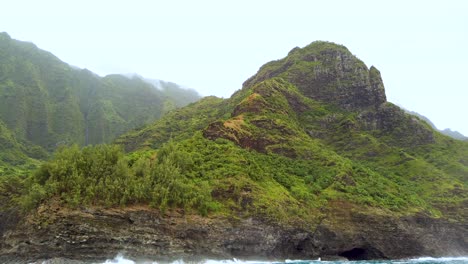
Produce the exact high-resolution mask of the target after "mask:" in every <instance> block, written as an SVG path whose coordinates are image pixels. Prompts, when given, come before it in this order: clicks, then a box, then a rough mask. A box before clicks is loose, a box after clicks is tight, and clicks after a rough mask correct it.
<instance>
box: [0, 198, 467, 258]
mask: <svg viewBox="0 0 468 264" xmlns="http://www.w3.org/2000/svg"><path fill="white" fill-rule="evenodd" d="M345 208H346V206H343V209H339V208H337V210H335V211H334V212H330V213H329V214H328V216H327V217H326V218H324V219H323V220H322V222H321V223H320V224H319V225H318V226H317V227H315V228H311V229H305V228H299V227H282V226H277V225H274V224H271V223H268V222H265V221H262V220H260V219H251V218H249V219H237V220H229V219H225V218H203V217H200V216H195V215H183V214H181V213H180V212H171V213H169V214H166V215H161V214H160V213H159V212H157V211H154V210H150V209H147V208H128V209H125V210H123V209H107V210H104V209H95V210H75V211H69V210H66V209H59V208H42V209H41V210H40V212H38V214H37V215H36V216H35V217H32V218H29V219H27V220H25V222H22V223H20V224H19V225H18V226H17V227H16V228H15V229H11V230H9V231H7V232H5V233H4V234H3V236H2V238H1V240H0V245H1V247H0V248H1V249H0V262H2V263H14V262H25V261H28V262H31V261H37V260H40V259H54V258H56V259H55V260H54V261H58V262H57V263H61V262H60V258H66V259H79V260H87V261H102V260H104V259H109V258H113V257H114V256H115V255H116V254H118V253H123V254H125V255H126V256H128V257H130V258H135V259H136V258H139V259H153V260H155V259H157V260H170V259H178V258H184V259H186V260H187V259H193V260H196V259H200V258H233V257H235V258H242V259H286V258H300V259H311V258H317V257H322V258H323V259H336V258H340V257H341V258H343V257H344V258H347V259H351V260H357V259H377V258H392V259H395V258H405V257H412V256H422V255H427V256H442V255H451V256H457V255H463V254H465V255H466V254H467V253H468V251H467V249H468V241H467V237H468V236H466V234H467V228H468V227H467V225H466V224H454V223H449V222H446V221H444V220H437V219H432V218H428V217H426V216H422V215H421V216H411V217H404V218H400V219H396V218H393V217H388V216H385V215H381V216H370V215H366V214H362V213H352V210H351V211H350V210H345ZM348 209H349V208H348ZM57 258H58V259H57Z"/></svg>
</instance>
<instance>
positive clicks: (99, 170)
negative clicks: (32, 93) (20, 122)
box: [17, 142, 216, 214]
mask: <svg viewBox="0 0 468 264" xmlns="http://www.w3.org/2000/svg"><path fill="white" fill-rule="evenodd" d="M192 170H193V161H192V160H191V157H190V156H189V155H188V154H187V153H185V152H183V151H179V150H177V149H176V148H175V145H174V143H172V142H170V143H168V144H166V145H165V146H164V147H162V148H161V149H160V150H159V151H158V153H157V155H156V154H154V153H152V152H144V153H138V154H134V155H132V156H130V157H125V156H124V154H123V152H122V151H121V148H120V147H118V146H114V145H97V146H94V147H85V148H83V149H80V148H79V147H78V146H76V145H74V146H72V147H68V148H65V147H64V148H61V149H59V150H58V151H57V152H56V154H55V156H54V158H53V159H52V160H51V161H49V162H46V163H44V164H43V165H42V166H41V167H40V168H39V169H38V170H37V171H36V172H35V173H34V174H33V175H32V176H31V177H29V178H28V179H27V180H26V183H25V185H26V189H27V191H26V192H25V194H24V195H22V196H20V197H19V198H17V201H18V202H19V203H20V204H21V205H22V206H23V208H25V209H29V208H34V207H35V206H37V205H38V204H39V203H40V202H42V201H43V200H44V199H47V198H51V197H59V198H60V199H61V201H62V202H63V203H64V204H67V205H68V206H72V207H77V206H83V205H102V206H123V205H131V204H142V203H143V204H150V205H151V206H154V207H158V208H160V209H162V210H165V209H166V208H168V207H185V208H187V209H190V208H194V209H198V210H199V211H200V212H201V213H203V214H206V213H207V212H208V211H209V210H212V209H213V208H215V207H216V203H213V202H212V200H211V196H210V188H209V185H207V183H206V182H205V181H203V180H202V179H197V178H188V177H187V175H189V174H192Z"/></svg>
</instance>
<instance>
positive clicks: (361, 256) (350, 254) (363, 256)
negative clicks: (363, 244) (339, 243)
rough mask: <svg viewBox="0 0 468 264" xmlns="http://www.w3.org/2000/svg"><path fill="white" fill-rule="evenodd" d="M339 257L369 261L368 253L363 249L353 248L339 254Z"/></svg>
mask: <svg viewBox="0 0 468 264" xmlns="http://www.w3.org/2000/svg"><path fill="white" fill-rule="evenodd" d="M340 256H342V257H345V258H347V259H348V260H367V259H369V253H368V252H367V250H366V249H365V248H353V249H351V250H348V251H345V252H343V253H341V254H340Z"/></svg>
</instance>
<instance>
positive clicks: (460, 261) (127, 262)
mask: <svg viewBox="0 0 468 264" xmlns="http://www.w3.org/2000/svg"><path fill="white" fill-rule="evenodd" d="M317 262H326V263H327V264H344V263H352V262H355V263H359V264H377V263H380V264H382V263H388V264H412V263H415V264H417V263H427V264H439V263H444V264H449V263H453V264H465V263H466V264H468V256H467V257H441V258H433V257H421V258H414V259H408V260H386V261H382V260H381V261H378V260H377V261H375V260H374V261H321V260H320V258H319V259H317V260H290V259H286V260H284V261H253V260H239V259H236V258H233V259H225V260H213V259H205V260H202V261H200V262H198V263H199V264H283V263H284V264H310V263H317ZM137 263H140V262H135V261H133V260H131V259H127V258H126V257H125V256H124V255H121V254H119V255H117V256H116V257H115V258H114V259H110V260H106V262H104V263H103V264H137ZM144 263H145V264H159V262H157V261H153V262H144ZM189 263H191V264H192V263H194V262H192V261H190V262H189ZM171 264H185V262H184V260H182V259H180V260H175V261H173V262H172V263H171Z"/></svg>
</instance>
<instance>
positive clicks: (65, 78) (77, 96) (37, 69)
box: [0, 33, 193, 151]
mask: <svg viewBox="0 0 468 264" xmlns="http://www.w3.org/2000/svg"><path fill="white" fill-rule="evenodd" d="M183 91H185V90H183ZM183 91H182V90H181V89H180V88H178V87H177V85H172V86H168V87H166V88H165V89H164V90H158V89H155V87H153V86H152V85H151V84H149V83H147V82H146V81H143V80H142V79H140V78H127V77H124V76H119V75H110V76H106V77H104V78H101V77H99V76H97V75H95V74H93V73H92V72H90V71H88V70H80V69H75V68H73V67H70V66H69V65H68V64H66V63H64V62H62V61H60V60H59V59H58V58H56V57H55V56H53V55H52V54H50V53H48V52H45V51H42V50H40V49H38V48H37V47H36V46H35V45H34V44H32V43H25V42H21V41H16V40H13V39H11V38H10V37H9V36H8V35H7V34H6V33H2V35H1V38H0V121H3V123H4V125H5V126H6V127H7V128H8V129H9V130H10V131H11V132H12V133H14V134H15V136H16V138H17V140H26V141H29V142H31V143H33V144H36V145H39V146H41V147H43V148H44V149H46V150H49V151H50V150H54V149H55V148H56V147H57V146H58V145H64V144H65V145H70V144H73V143H76V144H79V145H88V144H99V143H109V142H111V141H112V140H113V139H115V138H116V137H117V136H118V135H121V134H123V133H125V132H127V131H129V130H131V129H134V128H137V127H141V126H143V125H145V124H148V123H151V122H153V121H155V120H156V119H158V118H159V117H160V116H161V114H162V113H163V112H164V111H166V110H167V109H165V106H167V105H174V106H177V107H179V106H182V105H183V104H184V103H185V102H186V101H187V100H190V99H191V98H192V97H191V95H192V94H193V91H187V93H190V96H188V97H187V98H185V99H181V100H175V99H174V97H175V96H178V95H182V94H184V92H183ZM166 108H167V107H166ZM170 108H171V109H173V108H174V107H170Z"/></svg>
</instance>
